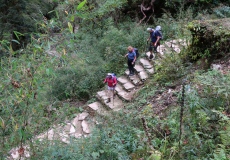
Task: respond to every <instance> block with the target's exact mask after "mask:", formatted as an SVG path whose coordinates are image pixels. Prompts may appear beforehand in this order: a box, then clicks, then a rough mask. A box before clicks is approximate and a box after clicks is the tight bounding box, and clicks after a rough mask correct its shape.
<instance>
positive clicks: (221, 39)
mask: <svg viewBox="0 0 230 160" xmlns="http://www.w3.org/2000/svg"><path fill="white" fill-rule="evenodd" d="M188 29H189V30H190V31H191V33H192V36H193V39H192V44H191V46H190V47H189V49H188V51H189V56H190V58H191V59H193V60H199V59H200V58H205V59H206V60H207V62H208V63H209V64H210V63H211V62H212V61H213V60H214V59H217V58H220V57H223V56H224V55H225V54H226V53H228V52H230V48H229V45H230V18H224V19H213V20H196V21H192V22H190V23H189V24H188Z"/></svg>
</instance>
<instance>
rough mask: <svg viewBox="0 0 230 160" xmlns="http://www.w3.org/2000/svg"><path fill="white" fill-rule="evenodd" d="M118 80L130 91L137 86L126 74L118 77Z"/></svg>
mask: <svg viewBox="0 0 230 160" xmlns="http://www.w3.org/2000/svg"><path fill="white" fill-rule="evenodd" d="M117 81H118V82H119V83H121V85H122V86H123V87H124V89H125V90H126V91H128V92H130V91H131V90H132V89H134V88H135V86H134V85H133V84H132V82H130V81H129V79H128V78H126V77H125V76H121V77H119V78H118V79H117Z"/></svg>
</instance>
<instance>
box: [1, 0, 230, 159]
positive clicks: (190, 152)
mask: <svg viewBox="0 0 230 160" xmlns="http://www.w3.org/2000/svg"><path fill="white" fill-rule="evenodd" d="M229 4H230V1H229V0H216V1H208V0H207V1H206V0H202V1H180V0H173V1H171V0H164V1H160V0H151V1H145V0H134V1H133V0H107V1H103V0H88V1H86V0H83V1H80V0H77V1H72V0H65V1H64V0H53V1H52V0H45V1H44V0H31V1H26V0H10V1H3V0H1V1H0V17H1V19H0V26H1V31H0V57H1V66H0V74H1V77H0V81H1V83H0V104H1V106H0V137H1V138H0V144H1V145H0V159H7V157H8V156H9V151H10V150H11V149H12V148H13V147H16V146H21V148H23V147H22V146H23V144H28V145H29V146H30V148H31V149H32V153H31V156H30V159H57V160H59V159H62V160H69V159H74V160H76V159H84V160H86V159H89V160H91V159H98V160H99V159H100V160H107V159H114V160H115V159H119V160H120V159H134V160H141V159H146V160H160V159H162V160H169V159H171V160H178V159H191V160H193V159H194V160H195V159H202V160H206V159H211V160H220V159H221V160H227V159H230V137H229V134H230V119H229V118H230V102H229V100H230V94H229V93H230V88H229V86H230V72H229V70H230V49H229V46H230V6H229ZM157 25H160V26H161V27H162V29H163V34H164V40H163V41H162V42H164V41H173V40H175V39H183V40H185V41H186V43H187V44H190V45H189V47H188V48H184V49H183V50H181V52H180V53H179V54H177V53H175V52H172V53H169V54H167V55H165V57H164V58H163V59H157V60H154V62H153V63H154V66H155V73H154V75H153V76H151V78H149V79H148V80H147V81H146V82H145V85H143V88H142V89H140V90H139V91H138V93H137V94H136V95H135V98H134V99H133V100H132V101H131V102H125V108H124V109H122V110H121V111H118V112H115V113H113V114H112V116H105V117H97V121H98V122H100V123H99V124H98V125H97V126H96V127H95V129H94V131H93V133H92V135H91V136H89V137H87V138H82V139H74V138H73V139H72V140H71V143H69V144H64V143H62V142H60V141H53V142H50V141H36V142H34V141H33V137H34V136H35V135H38V134H40V133H42V132H43V131H45V130H47V129H48V128H49V127H50V126H51V125H54V124H60V123H61V122H63V121H64V120H67V119H71V118H73V117H74V116H75V115H76V114H77V113H81V112H83V110H84V107H85V106H86V105H87V104H89V103H91V102H94V101H95V99H96V97H95V94H96V92H97V91H99V90H100V89H101V88H102V87H104V84H103V79H104V77H105V75H106V73H108V72H114V73H116V74H117V75H122V74H123V73H124V71H125V70H126V68H127V66H126V59H125V58H124V55H125V53H126V51H127V46H129V45H132V46H134V47H137V48H138V49H139V52H140V53H141V55H140V57H144V55H145V54H144V53H145V52H146V51H147V48H148V44H146V39H147V38H148V36H149V34H148V33H147V32H146V28H147V27H153V28H154V27H155V26H157ZM215 66H218V67H217V68H215ZM22 150H23V149H22ZM20 154H21V156H23V154H24V152H23V151H21V152H20Z"/></svg>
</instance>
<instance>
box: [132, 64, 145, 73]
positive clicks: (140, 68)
mask: <svg viewBox="0 0 230 160" xmlns="http://www.w3.org/2000/svg"><path fill="white" fill-rule="evenodd" d="M134 68H135V70H136V71H137V72H138V73H139V72H141V71H143V70H144V68H143V67H142V66H141V65H135V67H134Z"/></svg>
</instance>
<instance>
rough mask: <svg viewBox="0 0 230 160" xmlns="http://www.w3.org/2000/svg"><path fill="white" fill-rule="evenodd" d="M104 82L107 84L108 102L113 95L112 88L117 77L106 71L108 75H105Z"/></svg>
mask: <svg viewBox="0 0 230 160" xmlns="http://www.w3.org/2000/svg"><path fill="white" fill-rule="evenodd" d="M104 83H107V85H108V90H107V96H108V100H107V103H109V102H110V101H111V98H112V97H113V96H114V89H115V86H116V84H117V78H116V77H113V74H112V73H108V75H107V76H106V78H105V80H104Z"/></svg>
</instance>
